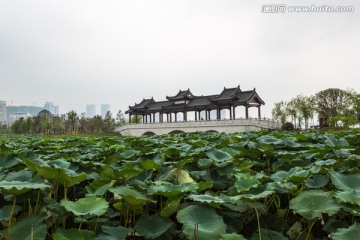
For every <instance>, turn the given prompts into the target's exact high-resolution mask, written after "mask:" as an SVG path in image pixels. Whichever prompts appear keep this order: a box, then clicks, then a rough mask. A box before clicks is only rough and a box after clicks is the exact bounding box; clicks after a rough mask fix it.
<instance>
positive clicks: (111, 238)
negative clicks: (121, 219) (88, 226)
mask: <svg viewBox="0 0 360 240" xmlns="http://www.w3.org/2000/svg"><path fill="white" fill-rule="evenodd" d="M101 230H102V231H103V233H101V234H100V235H99V236H98V237H96V240H120V239H125V238H126V237H127V235H129V233H131V232H133V231H134V229H132V228H124V227H122V226H118V227H109V226H102V227H101Z"/></svg>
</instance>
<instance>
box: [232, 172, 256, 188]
mask: <svg viewBox="0 0 360 240" xmlns="http://www.w3.org/2000/svg"><path fill="white" fill-rule="evenodd" d="M234 176H235V177H236V178H237V180H236V182H235V184H234V185H235V187H236V189H237V191H238V192H244V191H247V190H249V189H251V188H254V187H257V186H258V185H259V183H260V181H259V179H258V178H257V176H254V175H251V174H250V173H237V174H236V175H234Z"/></svg>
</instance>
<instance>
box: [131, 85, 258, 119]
mask: <svg viewBox="0 0 360 240" xmlns="http://www.w3.org/2000/svg"><path fill="white" fill-rule="evenodd" d="M166 98H167V99H168V100H167V101H160V102H155V101H154V99H153V98H151V99H143V100H142V102H140V103H139V104H135V105H134V106H130V107H129V110H128V111H126V112H125V113H139V114H141V113H149V112H161V111H163V112H171V111H172V110H174V111H181V110H184V111H193V110H205V109H213V108H215V107H216V106H218V105H220V106H223V107H226V106H227V107H228V106H231V105H232V104H234V105H247V104H256V105H263V104H265V102H264V101H263V100H262V99H261V98H260V97H259V95H258V94H257V93H256V91H255V88H254V90H251V91H241V89H240V86H238V87H236V88H228V89H226V88H224V90H223V91H222V92H221V93H220V94H218V95H207V96H194V95H192V93H191V92H190V90H189V89H188V90H185V91H179V93H178V94H177V95H176V96H173V97H166ZM180 100H186V102H184V103H178V102H177V101H180Z"/></svg>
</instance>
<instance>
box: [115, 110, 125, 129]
mask: <svg viewBox="0 0 360 240" xmlns="http://www.w3.org/2000/svg"><path fill="white" fill-rule="evenodd" d="M125 124H126V119H125V117H124V114H123V113H122V111H121V110H119V111H118V112H117V114H116V126H123V125H125Z"/></svg>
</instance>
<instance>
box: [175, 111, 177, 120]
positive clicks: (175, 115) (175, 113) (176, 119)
mask: <svg viewBox="0 0 360 240" xmlns="http://www.w3.org/2000/svg"><path fill="white" fill-rule="evenodd" d="M175 122H177V113H175Z"/></svg>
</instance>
